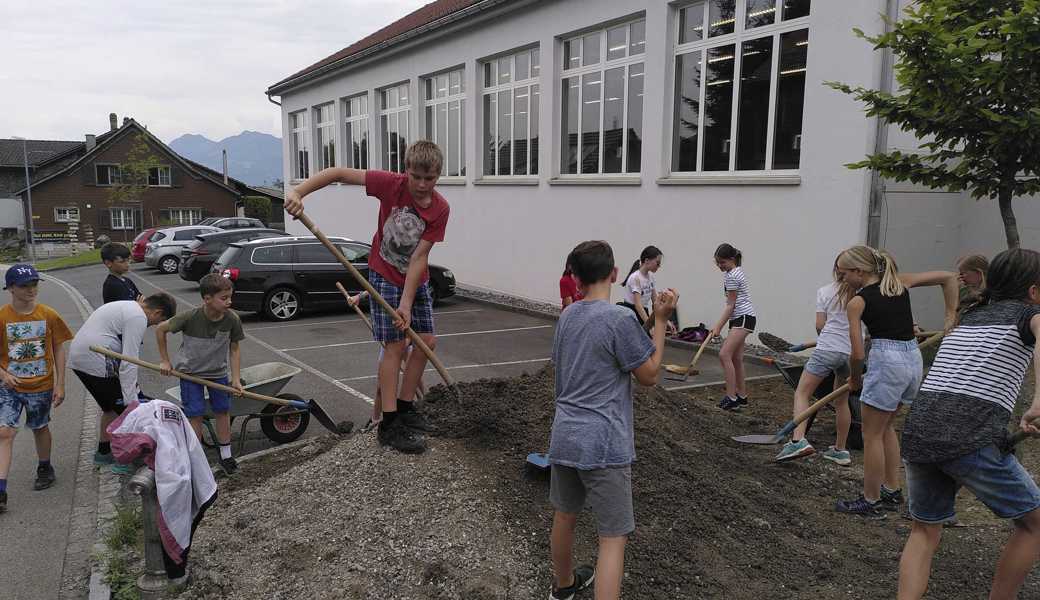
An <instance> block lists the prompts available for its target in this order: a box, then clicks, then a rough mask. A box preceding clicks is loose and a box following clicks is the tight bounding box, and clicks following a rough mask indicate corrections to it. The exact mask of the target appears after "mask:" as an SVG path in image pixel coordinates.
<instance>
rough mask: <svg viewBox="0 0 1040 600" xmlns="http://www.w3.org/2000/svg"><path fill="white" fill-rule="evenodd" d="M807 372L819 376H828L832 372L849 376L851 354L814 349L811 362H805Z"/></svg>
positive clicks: (810, 358)
mask: <svg viewBox="0 0 1040 600" xmlns="http://www.w3.org/2000/svg"><path fill="white" fill-rule="evenodd" d="M805 372H806V373H809V374H811V375H815V376H817V377H826V376H828V375H830V374H831V373H834V374H835V375H837V376H839V377H848V376H849V355H848V354H845V353H844V352H834V351H833V350H820V349H819V348H817V349H815V350H813V353H812V356H810V357H809V362H807V363H805Z"/></svg>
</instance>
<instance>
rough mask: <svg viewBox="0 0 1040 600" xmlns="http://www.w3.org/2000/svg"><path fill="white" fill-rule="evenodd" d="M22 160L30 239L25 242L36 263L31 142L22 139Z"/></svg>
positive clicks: (32, 261)
mask: <svg viewBox="0 0 1040 600" xmlns="http://www.w3.org/2000/svg"><path fill="white" fill-rule="evenodd" d="M22 158H23V160H24V162H25V205H26V206H25V208H26V210H27V211H28V214H27V215H26V218H27V219H28V221H29V222H28V223H26V228H27V231H28V234H29V236H28V238H26V240H25V245H26V246H28V247H29V262H30V263H33V264H35V263H36V248H34V247H33V246H34V244H35V243H36V230H35V229H34V228H33V212H32V182H31V181H30V180H29V140H27V139H25V138H22Z"/></svg>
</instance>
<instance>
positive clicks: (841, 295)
mask: <svg viewBox="0 0 1040 600" xmlns="http://www.w3.org/2000/svg"><path fill="white" fill-rule="evenodd" d="M840 258H841V254H839V255H838V256H835V257H834V267H832V269H831V276H832V277H834V283H835V284H837V286H838V293H837V294H835V295H834V297H835V298H837V299H838V302H839V303H840V304H841V307H842V308H845V306H846V305H848V303H849V300H852V297H853V296H855V295H856V290H854V289H852V286H851V285H849V284H848V282H847V281H845V275H843V274H842V272H841V269H839V268H838V259H840Z"/></svg>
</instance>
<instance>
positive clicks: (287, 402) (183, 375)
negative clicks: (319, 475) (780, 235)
mask: <svg viewBox="0 0 1040 600" xmlns="http://www.w3.org/2000/svg"><path fill="white" fill-rule="evenodd" d="M90 349H91V350H93V351H94V352H97V353H98V354H104V355H105V356H108V357H111V358H114V359H117V360H123V361H126V362H128V363H132V364H135V365H137V366H139V367H144V368H146V369H151V370H153V371H157V372H159V373H162V368H161V367H159V365H157V364H155V363H150V362H147V361H144V360H141V359H139V358H133V357H131V356H126V355H123V354H120V353H118V352H113V351H112V350H109V349H108V348H102V347H101V346H91V347H90ZM170 374H171V375H173V376H174V377H179V378H180V379H183V380H185V381H191V382H193V383H197V384H199V385H204V386H206V387H208V388H213V389H215V390H221V391H223V392H227V393H229V394H233V395H235V396H242V397H243V398H249V399H250V400H259V401H260V402H267V403H269V404H280V405H282V406H294V407H295V406H298V405H299V402H294V401H292V400H286V399H284V398H275V397H274V396H265V395H263V394H257V393H256V392H250V391H249V390H242V392H239V391H238V390H236V389H235V388H233V387H231V386H229V385H224V384H222V383H217V382H215V381H210V380H209V379H203V378H201V377H196V376H194V375H188V374H187V373H181V372H180V371H170Z"/></svg>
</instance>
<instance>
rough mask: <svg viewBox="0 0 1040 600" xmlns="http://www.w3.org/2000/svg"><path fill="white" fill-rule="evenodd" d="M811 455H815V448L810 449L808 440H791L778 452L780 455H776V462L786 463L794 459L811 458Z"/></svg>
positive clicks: (810, 445)
mask: <svg viewBox="0 0 1040 600" xmlns="http://www.w3.org/2000/svg"><path fill="white" fill-rule="evenodd" d="M813 454H816V448H813V447H812V444H810V443H809V440H807V439H805V438H802V439H800V440H798V441H797V442H796V441H794V440H791V441H790V442H787V443H786V444H784V447H783V448H782V449H781V450H780V454H777V455H776V462H787V461H789V460H794V459H796V458H805V457H806V456H812V455H813Z"/></svg>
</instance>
